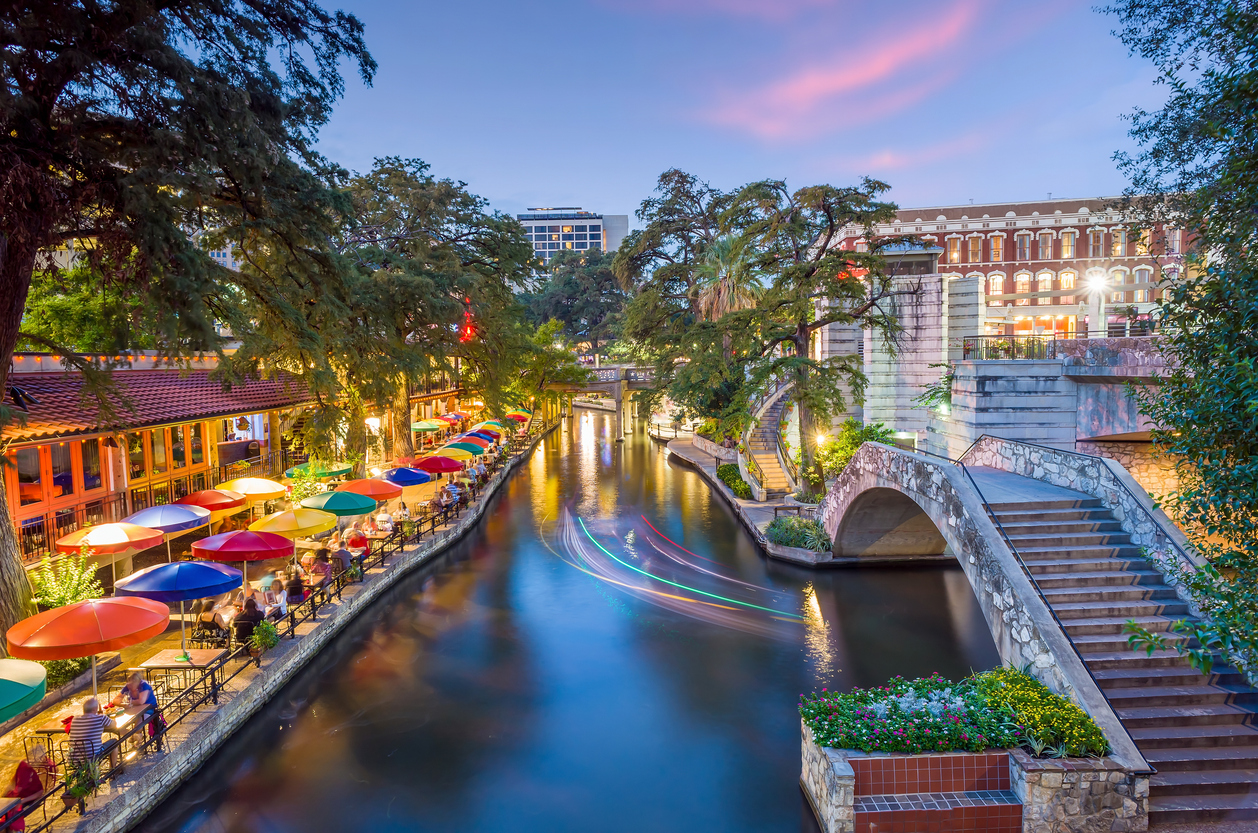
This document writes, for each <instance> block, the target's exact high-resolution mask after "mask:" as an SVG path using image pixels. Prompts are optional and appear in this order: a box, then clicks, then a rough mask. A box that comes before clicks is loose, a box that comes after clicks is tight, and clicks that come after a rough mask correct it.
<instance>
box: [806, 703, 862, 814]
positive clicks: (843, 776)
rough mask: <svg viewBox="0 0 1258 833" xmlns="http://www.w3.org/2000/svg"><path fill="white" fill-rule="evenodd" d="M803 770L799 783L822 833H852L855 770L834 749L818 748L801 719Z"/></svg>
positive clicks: (810, 731)
mask: <svg viewBox="0 0 1258 833" xmlns="http://www.w3.org/2000/svg"><path fill="white" fill-rule="evenodd" d="M800 731H801V735H802V738H803V740H802V747H803V754H802V757H803V761H804V768H803V772H802V773H801V774H800V776H799V783H800V786H802V787H803V788H804V794H805V795H807V796H808V801H809V803H811V804H812V810H813V815H815V816H816V817H817V822H818V823H819V824H820V825H821V830H822V833H855V824H856V811H855V802H856V795H855V793H856V773H855V772H854V771H853V769H852V765H851V764H849V763H848V762H847V759H846V758H844V757H843V755H842V753H841V752H839V750H837V749H830V748H829V747H825V748H823V747H820V746H818V745H817V742H816V740H814V739H813V734H812V729H810V728H809V727H808V724H807V723H805V722H804V721H803V720H802V719H801V720H800Z"/></svg>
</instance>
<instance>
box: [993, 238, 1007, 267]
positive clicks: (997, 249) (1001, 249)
mask: <svg viewBox="0 0 1258 833" xmlns="http://www.w3.org/2000/svg"><path fill="white" fill-rule="evenodd" d="M1004 259H1005V236H1004V235H1003V234H998V235H996V236H995V237H993V238H992V261H993V262H995V263H1000V262H1001V261H1002V260H1004Z"/></svg>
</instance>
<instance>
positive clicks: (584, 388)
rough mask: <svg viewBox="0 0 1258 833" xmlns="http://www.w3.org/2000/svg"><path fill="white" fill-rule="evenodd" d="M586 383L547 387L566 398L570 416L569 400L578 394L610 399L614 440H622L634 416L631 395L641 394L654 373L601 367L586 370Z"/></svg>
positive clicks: (631, 367) (651, 382)
mask: <svg viewBox="0 0 1258 833" xmlns="http://www.w3.org/2000/svg"><path fill="white" fill-rule="evenodd" d="M590 373H591V378H590V381H588V382H586V383H585V384H582V385H549V386H548V387H549V388H550V389H551V390H556V391H560V392H562V393H567V394H570V395H571V396H570V397H569V400H568V413H569V414H571V413H572V397H574V396H576V395H577V394H581V393H593V394H599V395H600V396H605V397H607V398H609V399H611V400H612V401H613V402H614V403H615V406H616V437H617V440H618V441H620V440H623V439H624V436H625V434H628V433H629V431H630V426H631V425H632V420H633V417H635V416H637V403H636V402H634V401H633V399H632V396H631V392H632V391H635V390H645V389H647V388H650V387H652V386H653V385H654V383H655V369H654V368H652V367H637V366H634V365H603V366H602V367H594V368H590Z"/></svg>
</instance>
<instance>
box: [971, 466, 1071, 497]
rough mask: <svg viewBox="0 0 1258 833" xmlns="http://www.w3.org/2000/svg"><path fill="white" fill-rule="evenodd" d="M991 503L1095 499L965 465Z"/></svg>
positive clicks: (1010, 475)
mask: <svg viewBox="0 0 1258 833" xmlns="http://www.w3.org/2000/svg"><path fill="white" fill-rule="evenodd" d="M966 471H968V472H969V473H970V476H971V477H973V478H974V483H975V484H976V485H977V486H978V489H979V491H980V492H982V493H983V497H984V498H986V500H987V502H988V503H1040V502H1041V501H1050V500H1088V499H1090V498H1091V497H1092V496H1091V495H1085V494H1084V493H1083V492H1076V491H1074V490H1073V489H1066V488H1063V487H1061V486H1054V485H1053V484H1051V483H1045V482H1043V481H1041V480H1035V479H1033V478H1030V477H1023V476H1021V475H1018V474H1011V473H1009V472H1007V471H1001V470H1000V469H993V468H988V467H986V466H966Z"/></svg>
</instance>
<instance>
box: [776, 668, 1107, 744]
mask: <svg viewBox="0 0 1258 833" xmlns="http://www.w3.org/2000/svg"><path fill="white" fill-rule="evenodd" d="M799 713H800V715H801V716H802V717H803V718H804V720H805V721H806V722H807V723H808V725H809V727H810V728H811V729H812V731H813V733H814V735H815V737H816V739H817V743H819V744H820V745H822V746H829V747H833V748H835V749H859V750H862V751H864V752H907V753H912V754H917V753H923V752H952V751H957V750H964V751H968V752H982V751H983V750H985V749H1009V748H1014V747H1019V746H1025V747H1027V748H1028V749H1029V750H1030V751H1031V752H1032V753H1033V754H1036V755H1041V756H1042V755H1051V756H1053V757H1084V756H1099V755H1104V754H1105V753H1106V752H1107V751H1108V744H1107V743H1106V741H1105V737H1104V735H1103V734H1102V733H1101V730H1100V729H1099V728H1097V726H1096V724H1095V723H1093V722H1092V719H1091V718H1090V717H1088V715H1087V713H1086V712H1084V711H1083V710H1082V709H1080V708H1079V707H1078V706H1076V705H1075V704H1074V703H1072V702H1070V701H1069V700H1067V699H1066V698H1064V697H1061V696H1059V695H1057V694H1053V693H1052V692H1051V691H1049V690H1048V688H1047V687H1045V686H1044V684H1043V683H1041V682H1040V681H1038V680H1036V679H1035V678H1034V677H1031V676H1029V675H1027V674H1024V673H1022V672H1020V671H1016V670H1014V669H1012V668H999V669H996V670H994V671H986V672H983V673H981V674H975V675H974V676H972V677H968V678H966V679H964V680H961V681H960V682H957V683H953V682H949V681H948V680H946V679H944V678H943V677H941V676H939V675H938V674H933V675H931V676H930V677H926V678H923V679H918V680H906V679H904V678H903V677H896V678H894V679H892V680H891V681H889V682H888V683H887V685H885V686H880V687H878V688H866V689H855V690H853V691H851V692H849V693H847V694H840V693H838V692H827V691H826V690H825V689H822V691H821V693H820V694H814V695H801V697H800V704H799Z"/></svg>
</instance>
